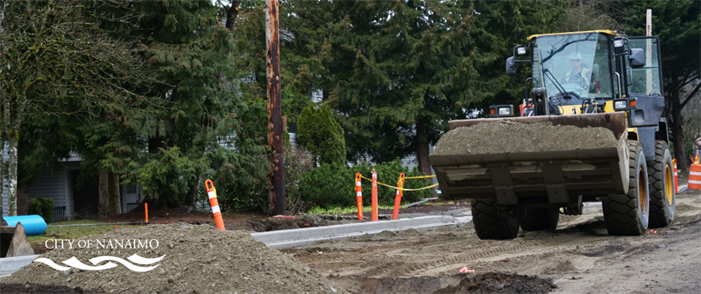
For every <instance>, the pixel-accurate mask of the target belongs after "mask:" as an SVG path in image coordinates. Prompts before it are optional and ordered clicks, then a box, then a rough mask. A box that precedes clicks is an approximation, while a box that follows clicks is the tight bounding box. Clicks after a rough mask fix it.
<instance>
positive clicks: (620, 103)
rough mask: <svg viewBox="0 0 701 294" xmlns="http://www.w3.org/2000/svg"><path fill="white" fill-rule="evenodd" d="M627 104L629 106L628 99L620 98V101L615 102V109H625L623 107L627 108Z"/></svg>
mask: <svg viewBox="0 0 701 294" xmlns="http://www.w3.org/2000/svg"><path fill="white" fill-rule="evenodd" d="M627 106H628V101H625V100H619V101H614V102H613V109H614V110H623V109H626V107H627Z"/></svg>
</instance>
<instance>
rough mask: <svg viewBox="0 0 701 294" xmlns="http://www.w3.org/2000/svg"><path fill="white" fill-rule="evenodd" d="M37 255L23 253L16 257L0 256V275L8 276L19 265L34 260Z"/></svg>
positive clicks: (19, 266)
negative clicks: (23, 254)
mask: <svg viewBox="0 0 701 294" xmlns="http://www.w3.org/2000/svg"><path fill="white" fill-rule="evenodd" d="M38 256H39V255H25V256H17V257H6V258H0V277H4V276H9V275H10V274H11V273H14V272H16V271H18V270H19V269H20V268H21V267H23V266H25V265H28V264H30V263H32V261H34V259H35V258H37V257H38Z"/></svg>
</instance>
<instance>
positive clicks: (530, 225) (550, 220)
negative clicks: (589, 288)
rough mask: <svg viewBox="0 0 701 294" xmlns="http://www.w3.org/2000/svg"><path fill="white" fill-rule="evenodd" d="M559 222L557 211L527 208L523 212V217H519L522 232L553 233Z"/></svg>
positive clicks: (558, 211)
mask: <svg viewBox="0 0 701 294" xmlns="http://www.w3.org/2000/svg"><path fill="white" fill-rule="evenodd" d="M559 220H560V210H559V209H556V208H550V209H535V208H527V209H524V210H523V215H522V216H521V229H522V230H524V231H538V230H548V231H554V230H555V229H556V228H557V222H558V221H559Z"/></svg>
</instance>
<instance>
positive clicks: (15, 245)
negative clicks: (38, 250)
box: [0, 223, 34, 258]
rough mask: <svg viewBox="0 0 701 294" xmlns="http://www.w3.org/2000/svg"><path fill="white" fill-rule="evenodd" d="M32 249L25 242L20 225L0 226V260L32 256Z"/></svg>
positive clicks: (26, 241)
mask: <svg viewBox="0 0 701 294" xmlns="http://www.w3.org/2000/svg"><path fill="white" fill-rule="evenodd" d="M33 254H34V249H32V245H31V244H30V243H29V240H27V235H26V234H25V233H24V226H22V223H17V226H14V227H8V226H0V258H3V257H15V256H24V255H33Z"/></svg>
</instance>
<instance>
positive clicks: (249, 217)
mask: <svg viewBox="0 0 701 294" xmlns="http://www.w3.org/2000/svg"><path fill="white" fill-rule="evenodd" d="M222 218H223V219H224V226H225V227H226V228H227V230H250V229H251V226H250V225H248V222H257V221H261V220H263V219H266V218H268V216H266V215H264V214H262V213H253V212H250V213H223V214H222ZM100 221H102V222H106V223H122V222H126V223H144V224H145V215H144V209H143V207H139V208H136V209H134V210H132V211H130V212H128V213H123V214H120V215H117V216H113V217H109V218H105V219H101V220H100ZM148 221H149V223H151V224H170V223H181V222H182V223H189V224H198V223H199V224H214V217H213V216H212V213H211V212H207V211H199V210H193V209H190V208H187V207H182V208H167V209H151V208H149V210H148Z"/></svg>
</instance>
